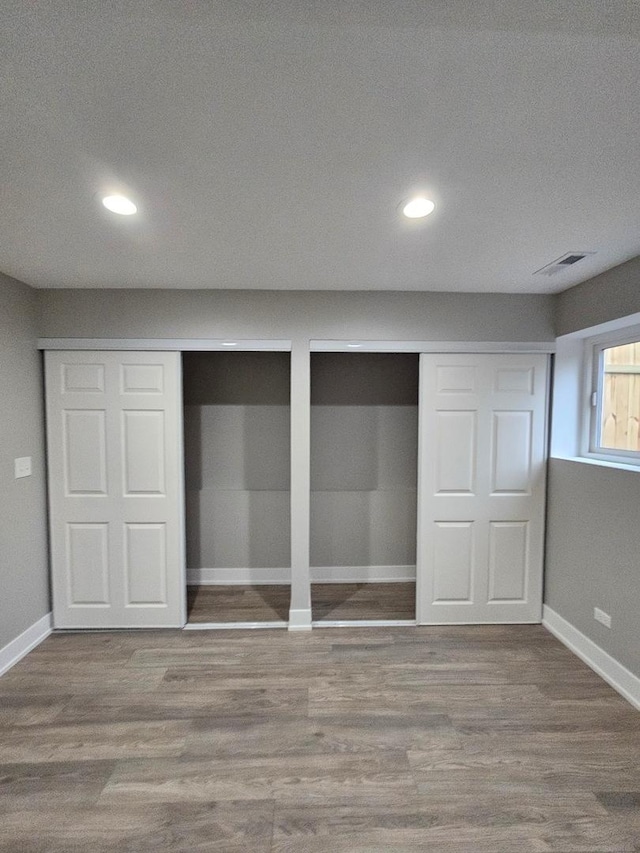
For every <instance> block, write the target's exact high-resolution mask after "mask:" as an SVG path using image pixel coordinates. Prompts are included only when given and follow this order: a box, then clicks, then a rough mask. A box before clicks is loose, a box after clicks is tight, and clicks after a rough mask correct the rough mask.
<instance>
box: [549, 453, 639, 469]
mask: <svg viewBox="0 0 640 853" xmlns="http://www.w3.org/2000/svg"><path fill="white" fill-rule="evenodd" d="M549 458H550V459H561V460H562V461H564V462H581V463H582V464H583V465H595V466H596V467H597V468H615V469H617V470H618V471H635V472H636V473H640V465H633V464H629V463H628V462H609V461H607V460H605V459H593V458H592V457H590V456H561V455H560V454H553V455H552V456H550V457H549Z"/></svg>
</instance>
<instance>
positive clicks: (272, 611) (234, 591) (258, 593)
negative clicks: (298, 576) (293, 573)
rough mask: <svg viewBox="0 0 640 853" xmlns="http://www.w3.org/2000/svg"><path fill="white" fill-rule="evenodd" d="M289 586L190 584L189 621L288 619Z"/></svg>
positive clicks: (265, 620)
mask: <svg viewBox="0 0 640 853" xmlns="http://www.w3.org/2000/svg"><path fill="white" fill-rule="evenodd" d="M290 598H291V591H290V587H288V586H284V585H276V584H274V585H270V584H269V585H267V584H265V585H264V586H235V585H220V586H218V585H216V586H189V587H187V613H188V621H189V622H198V623H202V622H278V621H283V622H288V621H289V601H290Z"/></svg>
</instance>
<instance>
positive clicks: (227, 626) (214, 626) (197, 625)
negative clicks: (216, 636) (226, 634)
mask: <svg viewBox="0 0 640 853" xmlns="http://www.w3.org/2000/svg"><path fill="white" fill-rule="evenodd" d="M286 627H287V623H286V622H187V624H186V625H185V626H184V627H183V629H182V630H183V631H226V630H231V631H235V630H237V629H242V630H243V631H247V630H251V631H253V630H260V629H261V628H268V629H269V630H271V629H273V628H286Z"/></svg>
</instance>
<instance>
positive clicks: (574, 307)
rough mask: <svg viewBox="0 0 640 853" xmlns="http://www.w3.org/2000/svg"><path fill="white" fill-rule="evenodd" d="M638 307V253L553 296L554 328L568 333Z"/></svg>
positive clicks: (639, 258) (639, 274)
mask: <svg viewBox="0 0 640 853" xmlns="http://www.w3.org/2000/svg"><path fill="white" fill-rule="evenodd" d="M638 311H640V257H637V258H633V259H632V260H630V261H627V262H626V263H624V264H620V265H619V266H617V267H613V269H610V270H607V272H603V273H601V275H597V276H595V277H594V278H591V279H589V281H585V282H583V283H582V284H578V285H576V286H575V287H571V288H570V289H569V290H565V291H564V292H563V293H560V294H559V295H558V296H557V297H556V332H557V334H558V336H560V335H568V334H570V333H571V332H577V331H579V330H580V329H588V328H590V327H591V326H597V325H599V324H600V323H607V322H609V321H611V320H617V319H619V318H620V317H627V316H629V315H630V314H635V313H637V312H638Z"/></svg>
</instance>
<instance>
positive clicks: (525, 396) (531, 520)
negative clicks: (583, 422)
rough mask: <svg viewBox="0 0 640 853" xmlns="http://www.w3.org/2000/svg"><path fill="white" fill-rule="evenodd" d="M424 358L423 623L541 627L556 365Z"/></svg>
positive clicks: (518, 359) (538, 359) (537, 360)
mask: <svg viewBox="0 0 640 853" xmlns="http://www.w3.org/2000/svg"><path fill="white" fill-rule="evenodd" d="M420 358H421V361H420V450H419V453H420V462H419V485H418V495H419V509H418V522H419V523H418V528H419V529H418V589H417V596H418V607H417V611H418V622H419V623H420V624H471V623H482V622H487V623H491V622H539V621H540V619H541V615H542V555H543V536H544V509H545V467H546V466H545V456H546V454H545V441H546V401H547V364H548V359H547V356H545V355H520V354H518V355H514V354H509V355H433V354H423V355H421V357H420Z"/></svg>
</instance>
